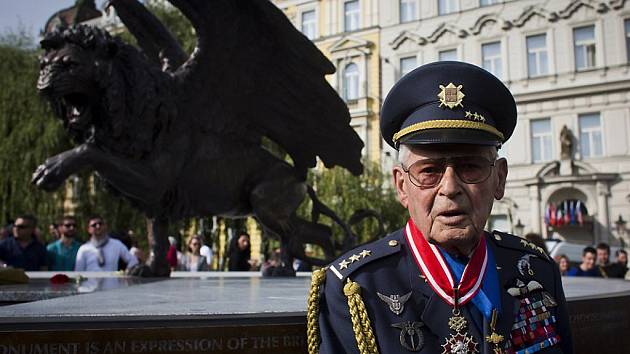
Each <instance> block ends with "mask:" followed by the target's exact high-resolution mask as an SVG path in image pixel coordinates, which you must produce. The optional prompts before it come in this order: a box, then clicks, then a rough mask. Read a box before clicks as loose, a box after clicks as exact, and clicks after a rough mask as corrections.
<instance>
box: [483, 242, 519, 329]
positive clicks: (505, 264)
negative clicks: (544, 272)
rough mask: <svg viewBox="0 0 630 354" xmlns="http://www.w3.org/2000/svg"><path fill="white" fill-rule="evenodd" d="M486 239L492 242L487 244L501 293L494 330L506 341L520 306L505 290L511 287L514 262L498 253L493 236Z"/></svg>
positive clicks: (504, 254) (502, 253)
mask: <svg viewBox="0 0 630 354" xmlns="http://www.w3.org/2000/svg"><path fill="white" fill-rule="evenodd" d="M487 239H490V240H492V241H491V242H488V244H489V245H490V247H492V252H493V254H494V258H495V261H496V267H497V273H499V291H500V292H501V315H500V316H499V318H498V319H497V325H496V328H495V330H496V332H497V333H498V334H500V335H502V336H503V338H505V340H506V341H507V340H509V338H510V330H511V328H512V325H513V324H514V318H515V316H516V314H517V313H518V309H519V305H520V301H519V300H518V299H517V298H515V297H513V296H512V295H510V294H509V293H508V292H507V289H508V288H509V287H510V286H513V280H514V278H515V276H516V274H515V272H514V269H516V268H515V264H514V261H513V260H512V259H511V258H509V257H506V253H505V252H498V249H497V246H496V244H495V240H494V237H493V235H490V234H488V235H487Z"/></svg>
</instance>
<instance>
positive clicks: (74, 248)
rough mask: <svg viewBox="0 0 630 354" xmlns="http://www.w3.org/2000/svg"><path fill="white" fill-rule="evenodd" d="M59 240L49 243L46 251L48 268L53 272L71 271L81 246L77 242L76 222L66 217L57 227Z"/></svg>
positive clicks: (73, 218)
mask: <svg viewBox="0 0 630 354" xmlns="http://www.w3.org/2000/svg"><path fill="white" fill-rule="evenodd" d="M57 230H58V231H59V239H58V240H57V241H54V242H52V243H50V244H49V245H48V246H47V247H46V250H47V251H48V268H49V269H50V270H54V271H73V270H74V264H75V262H76V259H77V252H79V247H81V244H80V243H79V241H77V220H76V218H75V217H74V216H71V215H66V216H64V217H63V218H62V219H61V222H59V226H58V227H57Z"/></svg>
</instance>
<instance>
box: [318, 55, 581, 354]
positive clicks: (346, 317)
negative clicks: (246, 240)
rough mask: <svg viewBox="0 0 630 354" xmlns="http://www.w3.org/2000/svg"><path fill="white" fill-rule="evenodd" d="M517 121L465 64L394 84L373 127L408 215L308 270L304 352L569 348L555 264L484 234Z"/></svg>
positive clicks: (508, 102) (500, 93)
mask: <svg viewBox="0 0 630 354" xmlns="http://www.w3.org/2000/svg"><path fill="white" fill-rule="evenodd" d="M515 125H516V104H515V102H514V98H513V97H512V95H511V94H510V92H509V91H508V89H507V88H506V87H505V86H504V85H503V83H502V82H501V81H500V80H498V79H497V78H496V77H494V76H493V75H492V74H490V73H488V72H487V71H485V70H483V69H481V68H479V67H477V66H474V65H471V64H466V63H462V62H438V63H432V64H427V65H424V66H422V67H420V68H418V69H416V70H414V71H412V72H411V73H409V74H408V75H406V76H405V77H403V78H402V79H401V80H400V81H399V82H398V83H397V84H396V85H395V86H394V87H393V88H392V90H391V92H390V93H389V95H388V96H387V98H386V100H385V102H384V104H383V109H382V114H381V131H382V134H383V138H384V139H385V141H386V142H387V143H388V144H390V145H391V146H393V147H394V148H396V149H398V151H399V162H400V164H399V165H398V166H396V167H394V169H393V177H394V184H395V187H396V190H397V192H398V197H399V199H400V203H401V204H402V205H403V206H404V207H405V208H407V210H408V211H409V216H410V218H409V221H408V222H407V225H406V226H405V227H404V228H403V229H402V230H399V231H396V232H394V233H392V234H390V235H388V236H386V237H385V238H384V239H381V240H379V241H376V242H374V243H372V244H368V245H364V246H360V247H358V248H356V249H354V250H352V251H350V252H348V253H347V254H345V255H343V256H342V257H341V258H339V259H338V260H336V261H334V262H333V263H331V264H330V265H329V266H328V267H326V268H325V269H322V270H320V271H316V272H314V274H313V286H312V288H311V292H310V295H309V306H308V316H307V317H308V345H309V352H310V353H322V354H323V353H325V354H340V353H361V354H364V353H383V354H393V353H432V354H433V353H458V354H466V353H494V354H497V353H534V352H540V353H565V354H568V353H572V343H571V334H570V330H569V322H568V316H567V309H566V301H565V297H564V293H563V290H562V284H561V281H560V273H559V271H558V267H557V266H556V264H555V262H554V261H553V260H551V259H550V258H549V257H548V256H547V254H546V253H545V252H544V251H543V250H542V249H541V248H539V247H537V246H536V245H534V244H532V243H530V242H528V241H527V240H525V239H522V238H520V237H517V236H513V235H509V234H505V233H502V232H497V231H494V232H491V233H490V232H485V231H484V226H485V224H486V221H487V220H488V216H489V215H490V211H491V209H492V204H493V202H494V199H497V200H498V199H501V198H502V197H503V194H504V190H505V181H506V177H507V173H508V168H507V162H506V160H505V159H504V158H498V156H497V150H498V148H500V146H501V144H502V143H504V142H505V141H506V140H507V139H508V138H509V137H510V135H511V134H512V132H513V131H514V127H515Z"/></svg>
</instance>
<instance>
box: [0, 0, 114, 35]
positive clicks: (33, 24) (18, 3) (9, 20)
mask: <svg viewBox="0 0 630 354" xmlns="http://www.w3.org/2000/svg"><path fill="white" fill-rule="evenodd" d="M74 3H75V0H0V33H5V32H6V31H7V30H12V31H13V32H16V30H17V28H18V24H20V23H21V24H23V25H24V27H25V29H26V30H28V31H29V32H30V33H31V34H32V36H33V38H34V39H37V36H38V34H39V31H40V30H41V29H42V28H43V27H44V24H45V23H46V21H47V20H48V19H49V18H50V16H51V15H52V14H53V13H55V12H56V11H59V10H61V9H65V8H67V7H70V6H72V5H74ZM102 3H103V0H97V1H96V6H97V8H100V6H101V5H102Z"/></svg>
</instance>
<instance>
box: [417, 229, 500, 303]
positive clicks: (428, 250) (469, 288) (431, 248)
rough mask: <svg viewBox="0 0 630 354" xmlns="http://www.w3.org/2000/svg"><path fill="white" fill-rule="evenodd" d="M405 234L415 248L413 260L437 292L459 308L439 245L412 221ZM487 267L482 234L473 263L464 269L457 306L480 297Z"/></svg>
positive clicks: (472, 259) (449, 272)
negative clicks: (425, 235) (431, 242)
mask: <svg viewBox="0 0 630 354" xmlns="http://www.w3.org/2000/svg"><path fill="white" fill-rule="evenodd" d="M405 235H406V237H407V243H409V247H410V248H411V253H412V254H413V256H414V257H413V258H414V259H415V260H416V263H417V264H418V267H419V268H420V269H421V270H422V273H424V276H425V277H426V279H427V282H428V283H429V285H430V286H431V288H433V291H435V293H436V294H438V295H439V296H440V297H441V298H442V299H443V300H444V301H446V302H447V303H448V304H449V305H451V306H455V305H456V304H455V287H456V286H455V282H454V281H453V275H452V274H451V271H450V269H449V268H448V265H447V263H446V260H445V259H444V257H443V256H442V254H441V253H440V250H438V248H437V246H435V245H433V244H430V243H429V242H427V240H426V239H425V238H424V236H423V235H422V232H420V230H418V228H417V227H416V225H415V224H414V223H413V221H412V220H411V219H409V221H408V222H407V226H406V228H405ZM487 265H488V253H487V252H486V239H485V237H483V235H482V236H481V240H480V241H479V245H478V246H477V248H476V249H475V250H474V252H473V254H472V257H471V258H470V261H468V264H467V265H466V268H464V273H463V274H462V278H461V279H460V281H459V282H458V284H459V286H458V301H457V306H463V305H465V304H466V303H467V302H468V301H470V300H472V298H473V297H475V295H477V292H479V289H480V288H481V283H482V281H483V277H484V275H485V274H486V266H487Z"/></svg>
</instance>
